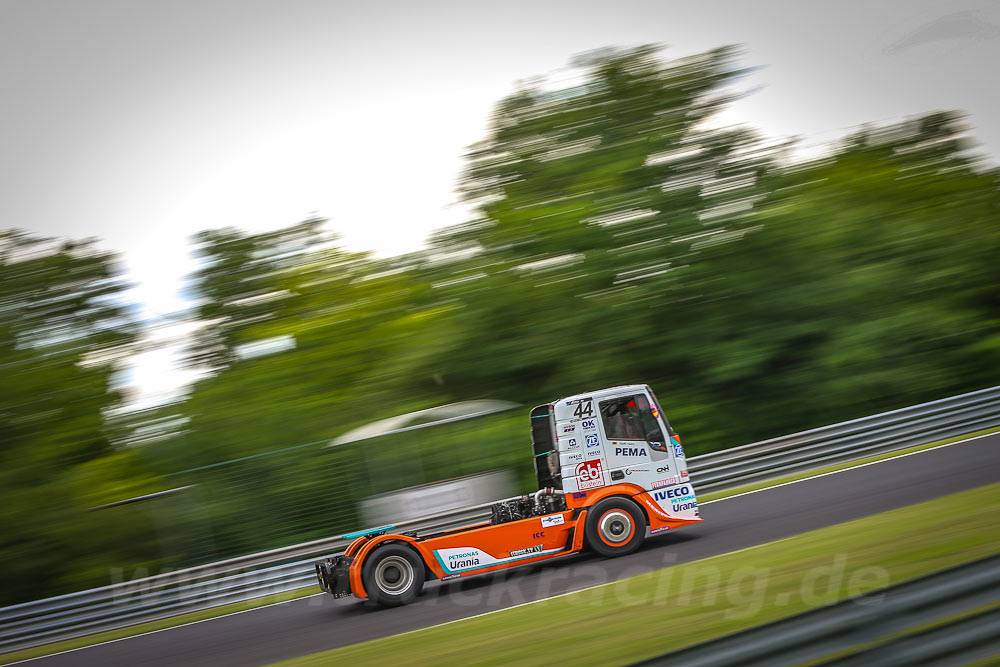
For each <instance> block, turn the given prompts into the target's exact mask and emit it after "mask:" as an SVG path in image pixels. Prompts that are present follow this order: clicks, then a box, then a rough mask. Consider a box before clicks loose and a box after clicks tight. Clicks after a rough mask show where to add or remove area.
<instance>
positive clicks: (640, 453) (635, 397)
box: [599, 393, 679, 490]
mask: <svg viewBox="0 0 1000 667" xmlns="http://www.w3.org/2000/svg"><path fill="white" fill-rule="evenodd" d="M599 409H600V414H601V425H602V427H603V428H604V435H605V442H606V444H605V450H606V452H605V454H606V457H607V461H608V469H609V470H610V471H612V472H615V471H617V473H616V474H615V475H614V477H616V478H618V480H619V481H623V482H631V483H633V484H638V485H639V486H641V487H643V488H644V489H647V490H648V489H652V488H656V486H665V485H667V484H672V483H676V481H677V480H678V477H679V473H678V469H677V464H676V462H675V456H674V448H673V447H672V446H671V443H670V439H669V435H668V434H667V433H666V432H664V429H663V426H662V423H661V421H660V419H659V418H658V415H657V413H658V412H659V411H658V410H657V409H655V405H654V404H653V403H652V402H651V400H650V397H649V396H648V395H647V394H645V393H635V394H629V395H626V396H615V397H612V398H607V399H605V400H602V401H601V402H600V404H599ZM658 482H659V484H658Z"/></svg>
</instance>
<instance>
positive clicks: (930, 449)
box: [699, 432, 1000, 505]
mask: <svg viewBox="0 0 1000 667" xmlns="http://www.w3.org/2000/svg"><path fill="white" fill-rule="evenodd" d="M998 433H1000V432H994V433H984V434H983V435H977V436H975V437H974V438H966V439H965V440H956V441H955V442H947V443H945V444H943V445H935V446H934V447H928V448H927V449H921V450H919V451H916V452H907V453H906V454H897V455H896V456H889V457H887V458H884V459H879V460H878V461H869V462H868V463H859V464H858V465H855V466H850V467H849V468H841V469H840V470H831V471H830V472H824V473H820V474H819V475H810V476H809V477H803V478H802V479H793V480H792V481H790V482H782V483H781V484H774V485H772V486H765V487H764V488H761V489H754V490H753V491H744V492H743V493H736V494H733V495H731V496H726V497H725V498H716V499H715V500H708V501H706V502H703V503H699V504H700V505H711V504H712V503H721V502H722V501H723V500H731V499H733V498H740V497H742V496H749V495H750V494H751V493H760V492H761V491H770V490H771V489H780V488H781V487H783V486H789V485H790V484H798V483H799V482H808V481H809V480H811V479H819V478H820V477H827V476H828V475H836V474H838V473H842V472H848V471H849V470H857V469H858V468H867V467H868V466H873V465H878V464H879V463H885V462H886V461H895V460H897V459H905V458H906V457H907V456H916V455H917V454H923V453H924V452H935V451H937V450H939V449H944V448H945V447H951V446H953V445H961V444H964V443H966V442H972V441H973V440H979V439H980V438H988V437H990V436H994V435H998ZM916 446H917V447H919V445H916ZM833 465H836V464H833ZM792 474H795V473H792Z"/></svg>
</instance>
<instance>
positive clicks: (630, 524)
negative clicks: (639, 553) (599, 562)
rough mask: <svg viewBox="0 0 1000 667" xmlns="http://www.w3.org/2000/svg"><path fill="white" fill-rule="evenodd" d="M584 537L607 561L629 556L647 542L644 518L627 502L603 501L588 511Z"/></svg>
mask: <svg viewBox="0 0 1000 667" xmlns="http://www.w3.org/2000/svg"><path fill="white" fill-rule="evenodd" d="M584 537H585V538H586V540H587V544H588V545H589V546H590V548H591V549H593V550H594V551H596V552H597V553H599V554H600V555H602V556H605V557H607V558H614V557H615V556H624V555H626V554H630V553H632V552H633V551H635V550H636V549H638V548H639V547H640V546H641V545H642V541H643V540H644V539H646V516H645V515H644V514H643V513H642V510H641V509H639V506H638V505H636V504H635V503H634V502H632V501H631V500H629V499H628V498H621V497H614V498H605V499H604V500H601V501H600V502H598V503H597V504H596V505H594V506H593V507H591V508H590V509H589V510H588V511H587V522H586V526H585V527H584Z"/></svg>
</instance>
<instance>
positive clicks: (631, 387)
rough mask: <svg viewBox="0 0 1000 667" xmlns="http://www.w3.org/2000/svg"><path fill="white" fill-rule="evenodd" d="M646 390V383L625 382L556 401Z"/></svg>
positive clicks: (561, 401)
mask: <svg viewBox="0 0 1000 667" xmlns="http://www.w3.org/2000/svg"><path fill="white" fill-rule="evenodd" d="M645 390H646V385H644V384H623V385H619V386H617V387H608V388H606V389H598V390H597V391H585V392H581V393H579V394H573V395H572V396H567V397H566V398H560V399H559V400H558V401H555V403H557V404H558V403H563V402H567V403H568V402H570V401H575V400H579V399H581V398H603V397H604V396H607V395H609V394H613V395H618V394H627V393H629V392H639V391H645Z"/></svg>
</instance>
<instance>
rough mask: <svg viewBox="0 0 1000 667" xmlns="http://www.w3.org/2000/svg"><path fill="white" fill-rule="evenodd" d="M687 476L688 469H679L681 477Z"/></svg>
mask: <svg viewBox="0 0 1000 667" xmlns="http://www.w3.org/2000/svg"><path fill="white" fill-rule="evenodd" d="M687 476H688V471H687V470H681V479H687Z"/></svg>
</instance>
